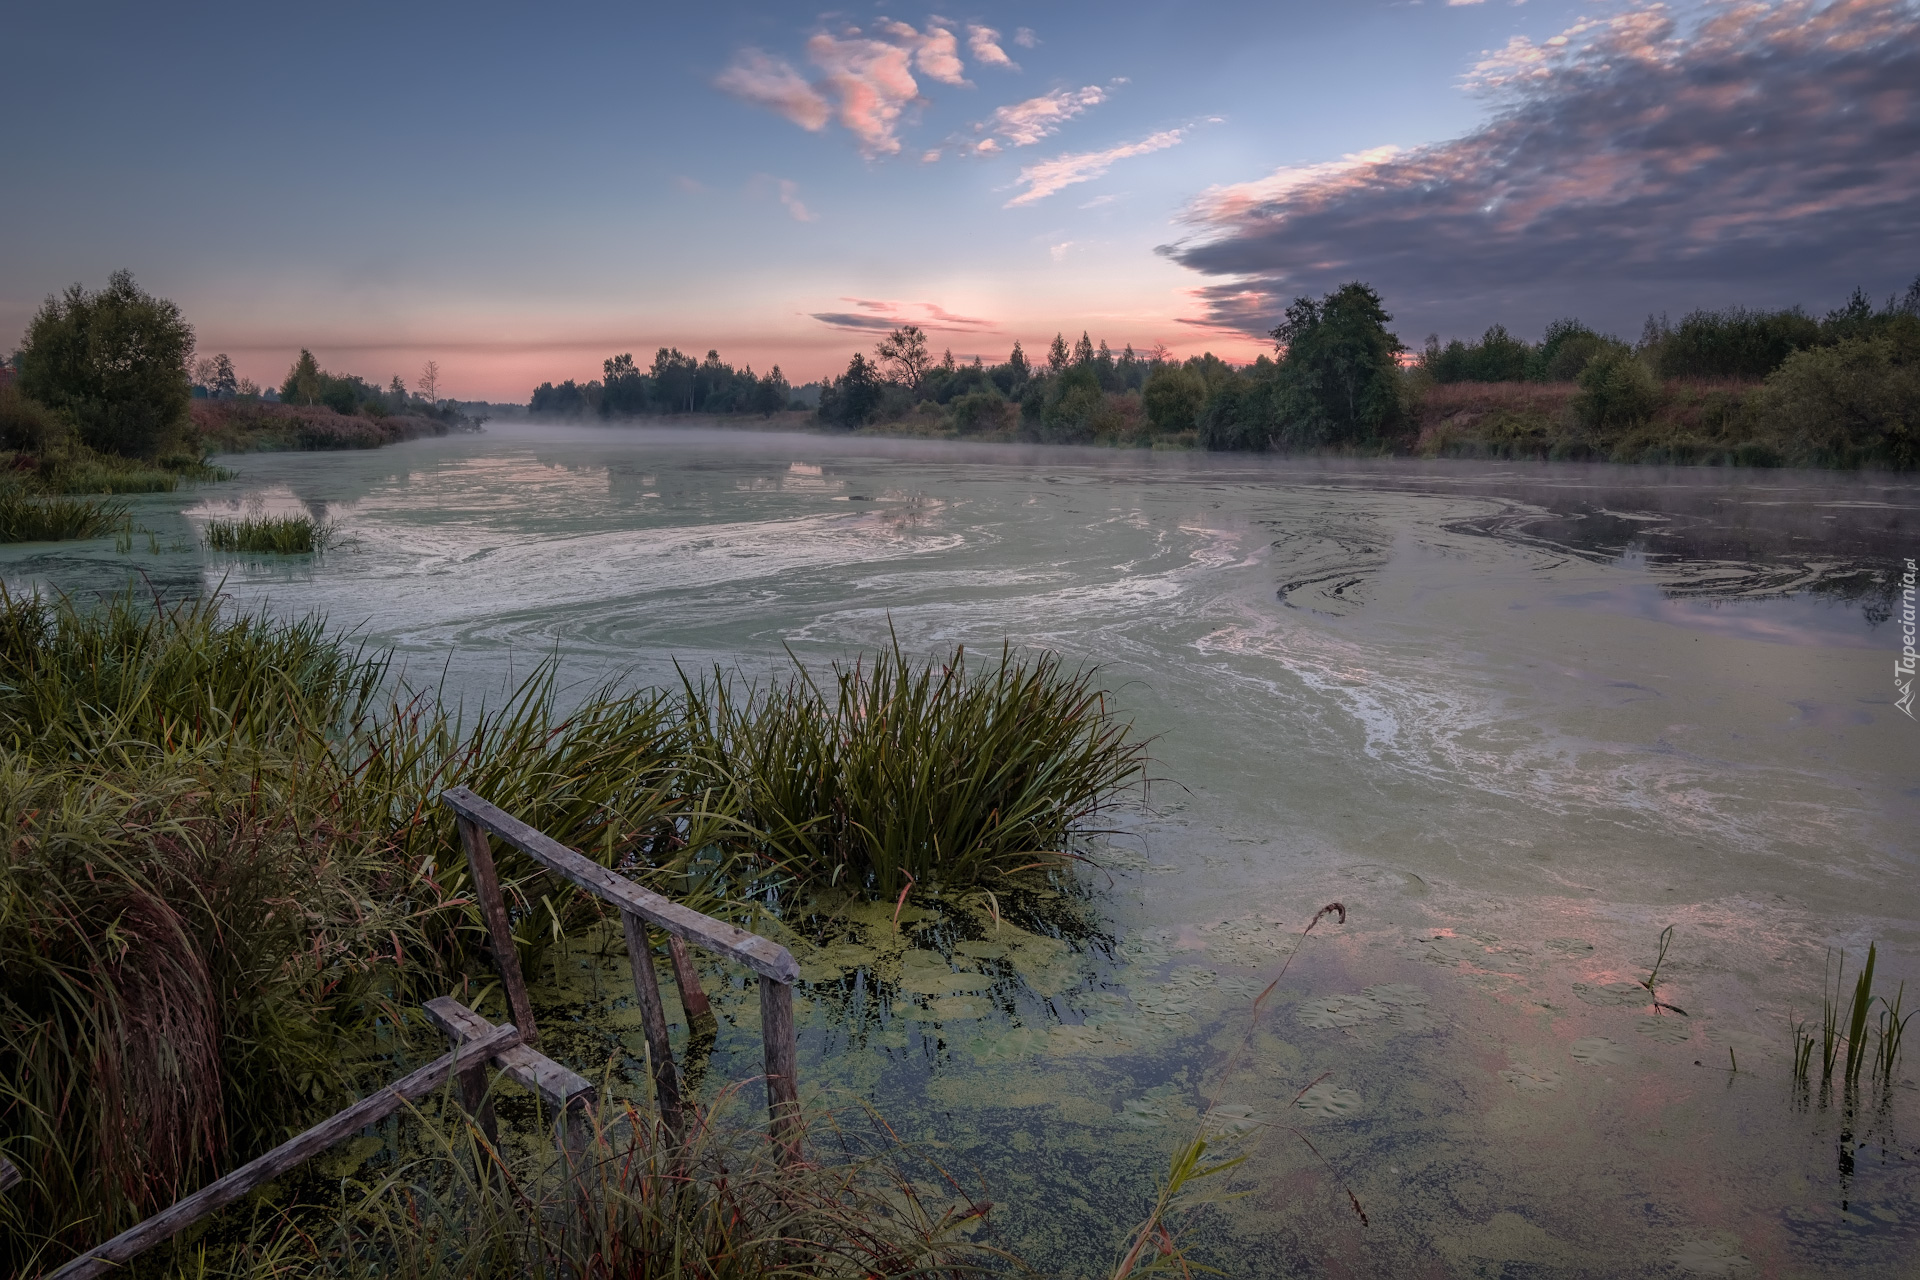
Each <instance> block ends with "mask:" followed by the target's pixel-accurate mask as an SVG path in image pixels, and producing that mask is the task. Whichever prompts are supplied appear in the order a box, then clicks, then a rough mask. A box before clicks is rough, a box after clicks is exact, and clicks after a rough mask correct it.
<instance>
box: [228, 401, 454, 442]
mask: <svg viewBox="0 0 1920 1280" xmlns="http://www.w3.org/2000/svg"><path fill="white" fill-rule="evenodd" d="M191 413H192V416H193V430H194V433H195V436H196V438H197V440H198V442H199V446H200V450H201V452H202V453H207V454H212V453H261V452H280V451H287V450H315V449H378V448H380V447H381V446H382V445H389V444H399V443H401V442H402V441H406V440H420V439H424V438H426V437H429V436H444V435H449V434H451V433H453V432H455V431H478V430H479V429H480V426H479V423H477V422H474V421H472V420H470V419H467V418H465V417H464V416H463V415H460V414H458V413H453V414H446V415H440V414H436V415H432V416H429V415H428V414H425V413H385V414H378V415H376V414H371V413H338V412H336V411H334V410H333V409H330V408H328V407H327V406H326V405H290V404H269V403H267V402H265V401H259V400H195V401H194V402H193V406H192V410H191Z"/></svg>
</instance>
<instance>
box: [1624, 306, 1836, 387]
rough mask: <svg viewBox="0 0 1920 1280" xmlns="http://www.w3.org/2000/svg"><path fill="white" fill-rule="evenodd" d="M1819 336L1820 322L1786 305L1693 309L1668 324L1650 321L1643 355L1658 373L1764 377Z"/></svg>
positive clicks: (1665, 376)
mask: <svg viewBox="0 0 1920 1280" xmlns="http://www.w3.org/2000/svg"><path fill="white" fill-rule="evenodd" d="M1819 341H1820V324H1819V322H1818V321H1816V320H1814V319H1813V317H1811V316H1809V315H1807V314H1806V313H1805V312H1803V311H1801V310H1800V309H1799V308H1798V307H1793V308H1789V309H1787V310H1785V311H1750V310H1747V309H1746V308H1744V307H1729V308H1728V309H1727V310H1725V311H1692V312H1689V313H1688V314H1687V315H1686V316H1685V317H1683V318H1682V319H1681V321H1680V323H1679V324H1678V325H1677V326H1675V327H1672V328H1668V327H1667V326H1666V324H1665V322H1664V321H1649V322H1648V330H1647V336H1646V338H1645V339H1643V342H1642V345H1643V347H1644V348H1645V351H1644V353H1643V354H1644V355H1645V356H1646V358H1647V360H1648V361H1649V363H1651V364H1652V366H1653V368H1654V370H1655V372H1657V373H1658V374H1659V375H1660V376H1661V377H1663V378H1764V377H1766V376H1767V375H1768V374H1769V373H1771V372H1773V371H1774V370H1775V369H1777V368H1779V367H1780V364H1781V362H1782V361H1784V360H1786V358H1787V357H1788V356H1790V355H1792V354H1793V353H1794V352H1795V351H1799V350H1802V349H1804V348H1806V347H1811V346H1813V345H1814V344H1815V343H1817V342H1819Z"/></svg>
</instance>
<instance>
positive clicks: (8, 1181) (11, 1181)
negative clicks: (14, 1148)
mask: <svg viewBox="0 0 1920 1280" xmlns="http://www.w3.org/2000/svg"><path fill="white" fill-rule="evenodd" d="M18 1185H20V1169H19V1167H18V1166H17V1165H15V1164H14V1163H13V1161H11V1160H9V1159H7V1158H6V1157H5V1156H0V1191H10V1190H12V1189H13V1188H14V1187H16V1186H18Z"/></svg>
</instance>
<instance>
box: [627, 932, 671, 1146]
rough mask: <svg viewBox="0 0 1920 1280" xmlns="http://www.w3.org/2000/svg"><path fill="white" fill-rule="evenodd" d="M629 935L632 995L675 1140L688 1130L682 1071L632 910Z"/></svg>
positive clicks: (644, 934)
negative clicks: (684, 1117) (683, 1107)
mask: <svg viewBox="0 0 1920 1280" xmlns="http://www.w3.org/2000/svg"><path fill="white" fill-rule="evenodd" d="M620 923H621V925H622V926H623V927H624V928H625V929H626V934H627V960H628V962H629V963H630V964H632V965H633V993H634V995H635V996H636V997H638V998H639V1001H640V1025H641V1027H642V1029H644V1030H645V1032H646V1035H647V1056H648V1057H649V1058H651V1059H653V1090H654V1094H655V1096H656V1097H658V1098H659V1100H660V1118H661V1120H663V1121H665V1123H666V1126H667V1130H668V1132H670V1133H672V1134H673V1137H674V1141H676V1142H677V1141H679V1140H680V1138H681V1137H682V1136H683V1135H684V1134H685V1132H686V1130H685V1128H684V1127H683V1126H682V1117H681V1113H680V1070H679V1068H678V1067H676V1066H675V1065H674V1062H673V1045H672V1044H671V1043H670V1042H669V1041H668V1040H667V1011H666V1009H665V1008H664V1007H662V1005H661V1003H660V973H659V970H657V969H655V968H654V966H653V949H652V947H651V946H650V945H649V943H648V940H647V922H646V921H645V920H642V919H641V918H640V917H639V916H637V915H635V914H634V913H633V912H631V911H622V912H621V913H620Z"/></svg>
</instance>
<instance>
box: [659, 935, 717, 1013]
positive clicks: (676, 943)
mask: <svg viewBox="0 0 1920 1280" xmlns="http://www.w3.org/2000/svg"><path fill="white" fill-rule="evenodd" d="M667 955H668V956H669V957H671V958H672V960H673V985H674V986H676V987H678V988H680V1007H681V1008H682V1009H684V1010H686V1014H687V1033H688V1034H689V1035H691V1036H694V1037H699V1036H710V1035H712V1034H714V1032H716V1031H717V1030H719V1028H720V1022H719V1019H717V1018H715V1017H714V1016H713V1006H712V1005H711V1004H709V1003H708V1002H707V991H706V988H705V987H702V986H701V985H700V971H699V970H698V969H696V968H694V967H693V957H692V956H690V955H688V954H687V944H686V943H685V942H684V941H682V940H681V939H680V938H679V937H676V936H675V935H674V934H671V933H670V934H668V935H667Z"/></svg>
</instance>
